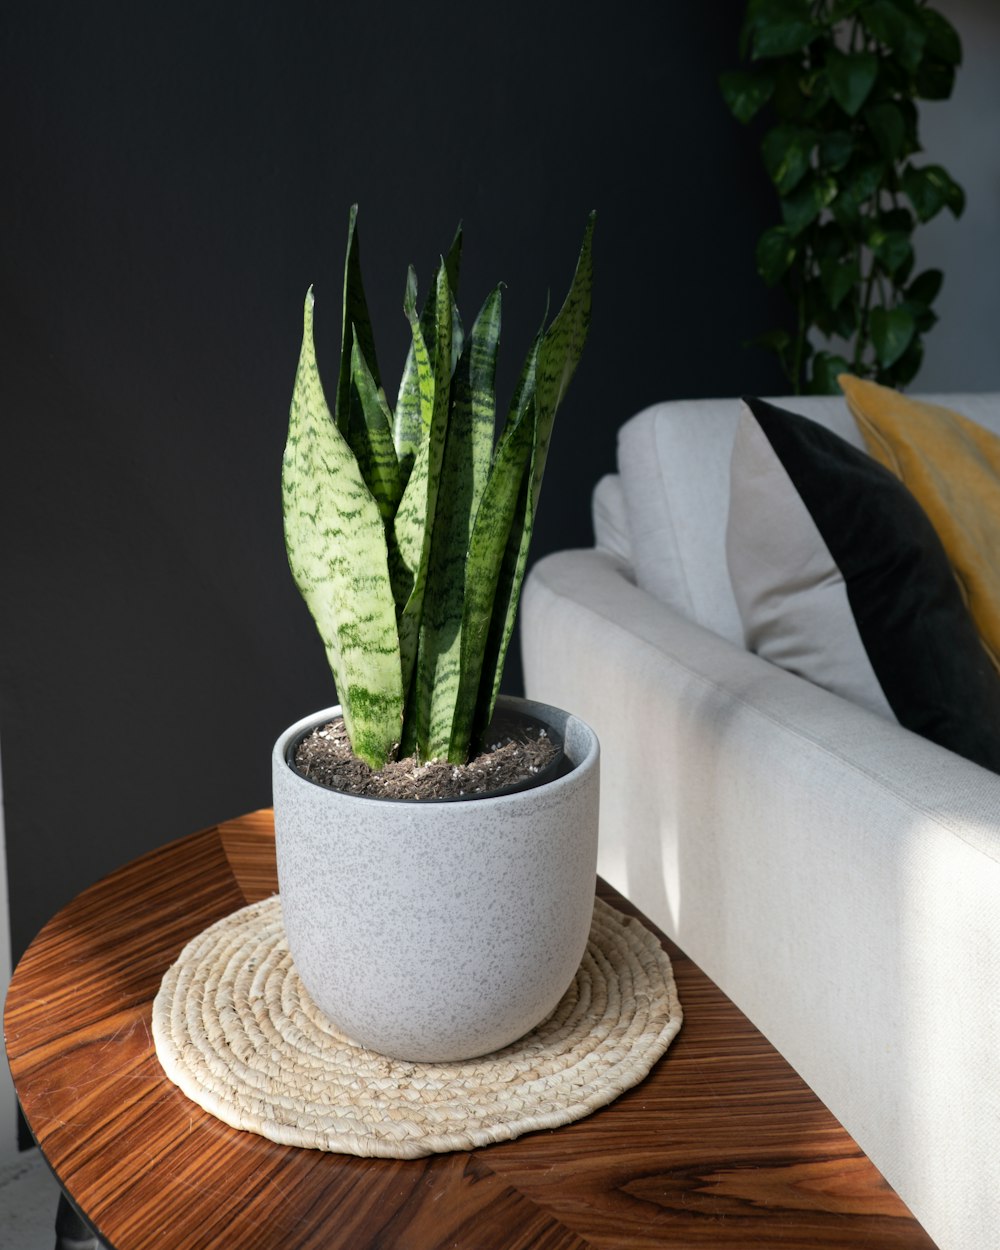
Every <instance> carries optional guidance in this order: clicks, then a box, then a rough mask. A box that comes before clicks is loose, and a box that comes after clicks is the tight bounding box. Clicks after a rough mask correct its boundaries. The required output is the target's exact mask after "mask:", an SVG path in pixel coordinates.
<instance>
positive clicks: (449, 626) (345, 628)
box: [272, 207, 598, 1060]
mask: <svg viewBox="0 0 1000 1250" xmlns="http://www.w3.org/2000/svg"><path fill="white" fill-rule="evenodd" d="M593 224H594V219H593V215H591V217H590V219H589V221H588V223H587V227H586V231H585V234H584V239H583V245H582V248H581V251H580V256H579V260H578V263H577V267H576V272H575V274H574V277H573V281H572V284H571V286H570V290H569V293H568V295H567V296H566V300H565V302H564V304H563V306H562V308H561V310H560V311H559V313H558V314H557V315H556V317H555V318H554V319H553V320H552V322H551V324H550V325H549V326H548V328H543V329H542V330H541V331H539V333H538V335H537V336H536V338H535V340H534V342H533V344H532V345H531V348H530V350H529V352H528V354H527V358H526V360H525V363H524V367H523V369H522V371H521V375H520V379H519V381H518V384H517V387H516V389H515V393H514V397H513V400H512V402H511V404H510V409H509V411H508V413H507V416H506V420H505V422H504V424H503V428H502V430H501V432H500V436H499V438H498V439H497V440H496V442H495V445H494V417H495V408H496V405H495V388H494V373H495V363H496V355H497V348H498V343H499V337H500V314H501V294H500V288H499V287H498V288H497V289H496V290H494V291H493V292H492V293H491V294H490V295H489V296H488V297H487V299H486V300H485V302H484V304H483V307H482V309H481V310H480V312H479V314H478V316H477V317H476V319H475V321H474V323H473V325H472V327H471V329H470V330H469V332H468V333H467V334H466V333H465V331H464V328H463V323H462V320H461V317H460V315H459V312H458V309H457V307H456V304H455V290H456V288H457V284H458V273H459V262H460V256H461V245H462V238H461V232H459V233H458V234H457V235H456V238H455V241H454V243H453V244H452V246H451V248H450V250H449V252H448V255H447V256H446V257H444V258H443V259H442V261H441V263H440V265H439V266H438V269H437V273H436V275H435V280H434V284H433V287H432V289H431V291H430V294H429V297H428V299H427V301H426V304H425V306H424V308H423V310H422V312H421V313H420V314H419V315H418V312H417V283H416V277H415V275H414V273H413V270H412V269H411V270H410V271H409V273H408V276H407V282H406V289H405V297H404V311H405V313H406V316H407V319H408V320H409V323H410V329H411V339H412V342H411V345H410V349H409V354H408V357H407V360H406V363H405V366H404V369H403V374H402V379H401V382H400V386H399V392H398V398H397V401H396V404H395V408H392V407H390V405H389V403H388V401H387V399H386V395H385V391H384V388H383V386H382V382H381V375H380V372H379V367H378V361H377V356H376V351H375V342H374V335H373V331H372V326H371V321H370V318H369V313H368V307H367V301H366V299H365V294H364V287H363V283H362V278H361V264H360V252H359V241H358V231H357V209H356V207H355V208H353V209H352V210H351V214H350V222H349V228H348V240H347V255H346V261H345V274H344V297H343V331H342V339H341V356H340V370H339V376H338V380H337V389H336V395H335V402H334V405H333V407H332V410H331V407H330V406H329V405H328V403H327V400H326V395H325V393H324V389H323V386H322V383H321V380H320V376H319V371H318V368H317V364H316V353H315V347H314V338H313V305H314V300H313V293H312V290H311V289H310V291H309V292H308V294H307V297H306V303H305V315H304V333H303V341H302V351H301V356H300V359H299V365H298V370H297V373H296V378H295V386H294V392H293V397H292V403H291V412H290V418H289V432H288V442H287V446H286V450H285V455H284V461H283V471H282V487H283V509H284V525H285V538H286V546H287V550H288V556H289V563H290V566H291V570H292V573H293V576H294V578H295V581H296V583H297V584H298V586H299V589H300V590H301V592H302V594H303V596H304V598H305V600H306V604H307V605H308V607H309V610H310V612H311V613H312V615H313V618H314V620H315V622H316V625H317V627H318V629H319V632H320V635H321V637H322V639H323V642H324V644H325V647H326V652H327V657H328V659H329V663H330V667H331V669H332V672H333V676H334V680H335V683H336V687H337V691H338V694H339V698H340V703H339V706H337V707H333V708H327V709H325V710H324V711H322V712H317V713H315V714H314V715H312V716H308V717H305V718H304V719H303V720H301V721H299V722H297V723H296V724H295V725H292V726H291V727H290V728H289V729H288V730H286V731H285V733H283V734H282V735H281V736H280V738H279V739H278V742H277V743H276V744H275V748H274V753H273V761H272V763H273V779H274V780H273V784H274V806H275V830H276V838H277V843H276V846H277V858H278V876H279V888H280V893H281V899H282V911H283V917H284V922H285V928H286V932H287V936H288V942H289V948H290V951H291V954H292V958H293V960H294V962H295V965H296V968H297V970H298V972H299V974H300V976H301V978H302V980H303V983H304V984H305V986H306V988H307V989H308V990H309V992H310V994H311V996H312V997H313V999H314V1000H315V1002H316V1003H317V1005H318V1006H319V1007H320V1009H321V1010H322V1011H323V1012H324V1013H325V1014H326V1015H327V1016H328V1017H329V1018H330V1019H331V1020H332V1021H333V1023H334V1024H335V1025H336V1027H337V1028H339V1029H340V1030H341V1031H343V1032H344V1033H345V1034H347V1035H348V1036H350V1037H351V1038H352V1039H353V1040H355V1041H357V1042H360V1043H361V1044H363V1045H366V1046H369V1047H371V1048H372V1049H375V1050H379V1051H382V1052H383V1053H385V1054H388V1055H392V1056H394V1057H396V1058H405V1059H413V1060H417V1059H421V1060H452V1059H461V1058H468V1057H472V1056H474V1055H477V1054H483V1053H485V1052H487V1051H491V1050H494V1049H497V1048H499V1047H502V1046H504V1045H506V1044H508V1043H509V1042H512V1041H513V1040H515V1039H516V1038H518V1037H520V1036H521V1035H523V1034H524V1033H525V1032H527V1031H528V1030H530V1029H531V1028H532V1027H534V1025H536V1024H538V1023H539V1022H540V1021H541V1020H542V1019H544V1017H545V1016H546V1015H547V1014H548V1013H549V1012H550V1011H551V1010H552V1009H553V1008H554V1007H555V1005H556V1004H557V1002H558V1001H559V998H560V997H561V996H562V994H563V993H564V992H565V990H566V988H567V987H568V985H569V983H570V982H571V980H572V978H573V976H574V974H575V972H576V968H577V966H578V964H579V961H580V959H581V957H582V955H583V951H584V949H585V946H586V941H587V935H588V932H589V927H590V917H591V911H592V907H593V893H594V878H595V873H596V850H597V797H598V792H597V787H598V747H597V741H596V738H595V737H594V734H593V732H592V731H591V730H590V729H589V728H588V727H587V726H586V725H584V724H583V723H582V722H580V721H579V720H578V719H577V718H575V717H573V716H570V715H568V714H567V713H566V712H563V711H560V710H557V709H553V708H548V707H545V706H542V705H539V704H534V703H528V702H527V701H524V700H521V701H515V700H509V699H504V698H500V699H499V700H498V691H499V686H500V678H501V672H502V668H503V662H504V657H505V655H506V651H507V646H508V643H509V641H510V637H511V633H512V630H513V625H514V618H515V613H516V609H517V602H518V596H519V592H520V587H521V581H522V579H523V575H524V570H525V564H526V559H527V551H528V544H529V541H530V538H531V531H532V526H533V522H534V516H535V510H536V507H537V503H538V495H539V489H540V486H541V480H542V473H543V470H544V466H545V459H546V453H547V451H548V446H549V439H550V435H551V430H552V423H553V419H554V417H555V414H556V410H557V409H558V407H559V405H560V403H561V401H562V398H563V396H564V394H565V391H566V388H567V386H568V384H569V381H570V379H571V377H572V374H573V372H574V370H575V367H576V364H577V362H578V360H579V358H580V354H581V351H582V349H583V344H584V341H585V338H586V334H587V327H588V323H589V318H590V291H591V239H592V233H593ZM495 711H502V712H503V713H504V714H505V715H506V716H508V717H511V716H513V717H515V718H517V717H523V716H527V717H528V718H529V719H531V718H533V719H534V724H535V726H536V727H539V726H540V727H541V731H542V733H543V734H544V735H545V736H551V737H553V738H556V739H558V740H559V742H560V743H561V749H562V752H563V755H564V763H563V766H562V767H561V768H559V769H558V770H557V772H556V774H555V775H554V776H552V777H550V778H548V779H546V780H544V781H543V782H542V784H538V785H532V786H530V788H527V789H525V788H520V789H515V790H510V789H508V790H507V792H504V793H491V794H485V795H483V794H479V793H477V794H475V795H471V794H467V795H465V796H460V798H459V801H457V802H443V801H436V800H435V798H431V799H430V800H426V799H422V800H414V799H406V798H403V799H402V800H401V801H397V800H395V799H392V798H388V799H387V798H371V797H367V795H365V794H364V793H348V792H343V791H341V790H338V789H334V788H330V787H329V786H327V785H324V784H318V783H317V782H316V781H315V780H313V779H311V777H309V776H307V775H303V772H302V771H300V768H299V767H298V766H297V764H296V757H297V755H298V754H300V752H301V750H302V747H301V744H302V743H303V742H308V741H310V739H311V740H312V741H313V742H315V738H316V735H317V733H319V734H320V735H322V734H326V736H327V738H328V739H332V738H333V737H335V736H336V733H337V718H342V731H343V734H345V735H346V738H347V740H348V743H349V746H348V754H349V756H350V761H351V763H352V765H353V771H354V772H358V771H360V772H362V773H363V774H364V775H365V776H366V777H367V778H370V777H372V776H376V777H377V776H379V775H380V774H382V773H384V772H385V771H386V769H388V768H391V767H392V766H394V765H396V766H398V764H399V761H400V760H402V759H405V760H407V761H408V763H407V764H406V765H405V771H408V772H409V773H410V774H413V775H417V774H418V773H421V772H422V771H423V770H424V769H425V768H427V767H430V766H431V762H432V761H436V762H437V763H436V765H435V766H436V767H437V768H438V769H439V770H440V769H441V768H444V770H445V771H451V770H457V769H459V768H461V767H463V766H465V765H466V764H467V763H468V761H469V760H470V757H471V758H473V759H475V757H476V756H477V753H478V752H479V751H480V748H481V746H482V745H483V743H484V740H485V739H486V738H487V733H488V729H489V726H490V723H491V720H492V719H493V717H494V712H495ZM328 725H329V726H330V728H329V729H324V726H328ZM525 733H527V731H525ZM515 736H516V735H515Z"/></svg>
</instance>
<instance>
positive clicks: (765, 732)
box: [521, 550, 1000, 1248]
mask: <svg viewBox="0 0 1000 1250" xmlns="http://www.w3.org/2000/svg"><path fill="white" fill-rule="evenodd" d="M521 620H522V624H521V629H522V655H523V661H524V672H525V683H526V688H527V692H528V694H529V695H530V696H531V697H532V698H536V699H542V700H545V701H547V702H551V703H555V704H558V705H560V706H562V707H565V708H567V709H569V710H571V711H573V712H575V713H576V714H578V715H580V716H582V717H583V718H584V720H586V721H588V722H589V723H590V724H591V725H592V726H593V727H594V729H595V730H596V731H597V734H598V736H599V738H600V740H601V749H602V768H601V790H602V799H601V850H600V858H599V871H600V873H601V874H602V875H603V876H604V877H606V878H607V879H608V880H609V881H611V882H612V884H613V885H615V886H616V887H617V888H618V889H620V890H621V891H622V892H623V893H625V894H626V895H627V896H628V897H629V898H631V899H632V900H633V901H634V902H635V903H636V904H637V905H638V906H639V907H640V908H642V909H643V910H644V911H645V912H646V913H647V914H648V915H649V916H650V917H651V918H652V919H653V920H654V921H655V922H656V923H657V924H659V925H660V926H661V927H662V928H664V929H665V930H666V931H667V932H668V933H670V934H671V935H672V936H674V937H675V938H676V939H677V941H678V942H679V943H680V945H681V946H682V947H683V948H684V949H685V950H686V951H687V952H688V953H689V954H690V955H691V956H692V958H693V959H694V960H695V961H696V962H697V963H698V964H700V965H701V967H702V968H704V970H705V971H706V972H707V973H708V974H709V975H710V976H711V977H712V978H713V979H714V980H715V981H716V982H717V983H718V984H719V985H720V986H721V987H722V989H723V990H724V991H725V992H726V993H727V994H729V995H730V996H731V997H732V998H733V999H734V1001H735V1002H736V1003H737V1004H738V1005H739V1006H740V1007H741V1008H742V1009H743V1010H744V1011H745V1012H746V1013H747V1015H749V1016H750V1018H751V1019H752V1020H753V1021H754V1023H755V1024H756V1025H757V1026H758V1027H759V1028H760V1029H761V1030H762V1032H764V1033H765V1035H766V1036H768V1037H769V1038H770V1040H771V1041H772V1042H773V1043H774V1045H775V1046H777V1048H778V1049H779V1050H780V1051H781V1052H782V1053H783V1054H784V1055H785V1056H786V1057H787V1058H788V1060H789V1061H790V1062H791V1063H792V1064H793V1066H794V1067H795V1068H796V1069H797V1070H798V1071H799V1072H800V1073H801V1074H802V1076H803V1077H804V1078H805V1080H806V1081H807V1082H808V1083H809V1084H810V1085H811V1086H812V1087H813V1088H814V1089H815V1090H816V1092H817V1093H818V1094H819V1096H820V1097H821V1098H822V1099H824V1101H825V1102H826V1103H827V1104H828V1105H829V1106H830V1108H831V1109H832V1110H833V1112H834V1114H836V1115H837V1116H838V1118H839V1119H840V1120H841V1121H842V1123H843V1124H844V1125H845V1127H846V1128H847V1129H848V1131H849V1132H851V1133H852V1134H853V1135H854V1137H855V1138H856V1140H857V1141H858V1142H859V1144H860V1145H861V1146H862V1148H863V1149H865V1150H866V1151H867V1153H868V1154H869V1155H870V1157H871V1158H872V1159H873V1160H874V1162H875V1163H876V1165H877V1166H878V1167H880V1168H881V1170H882V1171H883V1173H884V1174H885V1175H886V1176H887V1178H888V1179H889V1180H890V1182H891V1183H892V1184H893V1185H894V1186H895V1187H896V1189H897V1190H898V1192H899V1193H900V1194H901V1196H902V1197H903V1198H904V1200H905V1201H906V1202H907V1203H908V1204H909V1205H910V1207H911V1209H912V1210H913V1211H914V1213H915V1214H916V1215H917V1218H918V1219H921V1220H922V1222H923V1223H924V1225H925V1227H926V1228H927V1230H928V1232H929V1233H930V1234H931V1236H932V1237H934V1238H935V1239H936V1240H937V1241H938V1243H939V1245H941V1246H942V1247H945V1248H946V1247H950V1246H955V1247H958V1246H972V1245H988V1244H991V1238H993V1237H994V1236H995V1230H996V1228H998V1227H1000V1188H998V1187H997V1186H996V1185H995V1183H994V1177H993V1164H992V1163H991V1162H989V1161H990V1160H993V1159H995V1158H997V1157H998V1156H1000V1078H998V1076H997V1065H996V1063H995V1058H994V1057H995V1044H996V1039H997V1037H1000V906H998V902H1000V777H997V776H996V775H994V774H993V773H990V772H988V771H986V770H984V769H982V768H979V767H978V766H977V765H975V764H971V763H969V762H968V761H966V760H963V759H961V758H959V757H958V756H955V755H953V754H951V753H950V752H948V751H945V750H943V749H942V748H940V747H938V746H936V745H934V744H933V743H930V742H927V741H925V740H924V739H922V738H919V737H917V736H916V735H914V734H911V733H909V732H908V731H906V730H903V729H901V728H899V727H898V726H896V725H893V724H891V723H889V722H888V721H885V720H883V719H881V718H880V717H877V716H875V715H874V714H872V713H870V712H867V711H866V710H864V709H862V708H858V707H855V706H853V705H851V704H849V703H847V702H845V701H843V700H841V699H839V698H838V697H837V696H835V695H831V694H829V693H827V692H826V691H823V690H820V689H819V688H818V687H815V686H812V685H811V684H809V683H808V682H806V681H803V680H802V679H800V678H798V677H795V676H793V675H791V674H788V673H785V672H782V671H781V670H779V669H776V668H774V667H773V666H771V665H769V664H767V663H766V662H765V661H763V660H761V659H759V658H758V657H757V656H754V655H751V654H749V653H747V652H745V651H742V650H741V649H740V648H738V647H736V646H734V645H732V644H731V643H728V642H726V641H724V640H723V639H721V638H719V637H717V636H716V635H714V634H711V633H709V632H708V631H707V630H704V629H702V628H700V627H699V626H697V625H694V624H692V623H690V622H689V621H686V620H685V619H683V618H682V617H680V616H679V615H678V614H677V613H676V612H674V611H672V610H671V609H670V608H669V607H666V606H664V605H663V604H661V603H659V602H657V601H656V600H654V599H652V598H651V596H649V595H648V594H646V593H645V592H643V591H642V590H640V589H638V588H637V587H636V586H634V585H633V584H632V583H631V582H630V581H628V580H627V578H626V577H625V576H624V575H623V573H622V570H621V566H620V564H619V563H618V562H616V560H615V559H614V557H612V556H609V555H608V554H607V553H605V552H600V551H591V550H588V551H572V552H562V553H558V554H556V555H553V556H548V557H546V558H545V559H543V560H541V561H539V562H538V563H537V564H536V565H535V566H534V567H533V569H532V571H531V574H530V576H529V578H528V580H527V583H526V585H525V592H524V596H523V599H522V618H521Z"/></svg>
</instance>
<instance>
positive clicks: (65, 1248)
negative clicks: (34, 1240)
mask: <svg viewBox="0 0 1000 1250" xmlns="http://www.w3.org/2000/svg"><path fill="white" fill-rule="evenodd" d="M55 1250H108V1247H107V1245H106V1244H105V1243H104V1242H103V1241H101V1239H100V1237H98V1236H97V1234H96V1233H95V1232H94V1230H93V1229H92V1228H91V1227H90V1225H89V1224H88V1223H87V1221H86V1220H85V1219H84V1218H83V1216H82V1215H81V1214H80V1213H79V1211H77V1209H76V1207H74V1206H73V1204H72V1203H71V1202H70V1201H69V1199H68V1198H67V1197H66V1195H65V1194H64V1193H60V1195H59V1206H58V1208H57V1210H56V1247H55Z"/></svg>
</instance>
